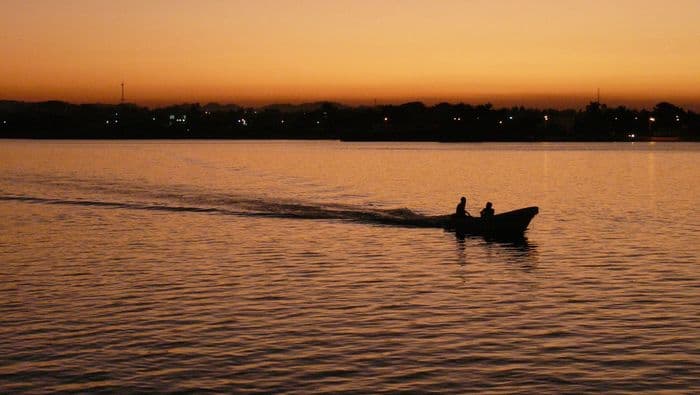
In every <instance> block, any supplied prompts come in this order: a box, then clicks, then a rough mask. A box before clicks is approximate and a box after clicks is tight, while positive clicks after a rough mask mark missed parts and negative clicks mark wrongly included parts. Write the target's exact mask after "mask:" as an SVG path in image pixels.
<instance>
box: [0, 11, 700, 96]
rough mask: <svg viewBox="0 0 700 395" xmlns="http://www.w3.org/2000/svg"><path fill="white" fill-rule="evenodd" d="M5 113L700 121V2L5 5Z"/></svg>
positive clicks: (1, 79) (0, 77) (1, 23)
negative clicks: (367, 106)
mask: <svg viewBox="0 0 700 395" xmlns="http://www.w3.org/2000/svg"><path fill="white" fill-rule="evenodd" d="M0 9H1V11H2V12H0V53H2V61H1V62H0V99H15V100H45V99H59V100H67V101H72V102H98V101H99V102H111V103H114V102H118V101H119V95H120V93H119V92H120V91H119V89H120V88H119V84H120V82H121V81H122V80H125V81H126V94H127V100H128V101H130V102H136V103H139V104H146V105H162V104H168V103H173V102H202V103H205V102H209V101H219V102H232V103H239V104H263V103H271V102H303V101H313V100H321V99H327V100H337V101H342V102H348V103H360V102H365V103H372V102H373V101H374V100H375V99H376V100H377V101H379V102H380V103H386V102H403V101H411V100H422V101H426V102H429V103H432V102H436V101H443V100H445V101H452V102H456V101H466V102H483V101H487V100H490V101H492V102H494V103H495V104H497V105H512V104H525V105H542V106H562V105H564V106H579V105H580V104H583V103H585V102H586V101H587V100H589V99H593V98H594V97H595V92H596V89H597V88H600V89H601V94H602V96H603V97H602V99H603V102H607V103H610V104H629V105H634V106H642V105H649V104H652V103H654V102H657V101H661V100H668V101H672V102H674V103H677V104H681V105H684V106H686V107H690V108H696V109H697V108H700V23H698V20H700V1H698V0H671V1H665V2H661V1H658V0H640V1H629V0H615V1H603V0H600V1H598V0H589V1H561V0H556V1H555V0H551V1H549V0H541V1H537V0H530V1H525V0H522V1H512V0H511V1H508V0H501V1H481V0H471V1H470V0H462V1H453V0H434V1H417V0H404V1H388V0H387V1H381V0H375V1H365V0H313V1H312V0H306V1H304V0H295V1H291V0H277V1H271V0H255V1H252V0H245V1H237V0H199V1H185V0H179V1H178V0H148V1H133V0H119V1H113V0H111V1H102V0H61V1H55V0H16V1H15V0H0Z"/></svg>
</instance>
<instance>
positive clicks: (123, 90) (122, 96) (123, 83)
mask: <svg viewBox="0 0 700 395" xmlns="http://www.w3.org/2000/svg"><path fill="white" fill-rule="evenodd" d="M122 104H124V81H122Z"/></svg>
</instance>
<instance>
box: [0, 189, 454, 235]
mask: <svg viewBox="0 0 700 395" xmlns="http://www.w3.org/2000/svg"><path fill="white" fill-rule="evenodd" d="M0 201H16V202H25V203H32V204H47V205H71V206H83V207H100V208H107V209H125V210H147V211H162V212H173V213H177V212H180V213H182V212H190V213H204V214H218V215H231V216H239V217H265V218H281V219H283V218H284V219H310V220H341V221H348V222H361V223H369V224H377V225H393V226H405V227H443V226H444V224H445V216H425V215H422V214H418V213H416V212H414V211H412V210H410V209H408V208H399V209H367V208H365V207H354V206H349V205H321V204H304V203H291V202H282V203H280V202H270V201H266V200H262V199H252V198H249V199H246V200H245V202H239V203H244V204H241V206H242V207H241V208H230V207H202V206H197V205H172V204H147V203H134V202H115V201H101V200H100V201H98V200H78V199H73V200H71V199H54V198H44V197H36V196H24V195H0Z"/></svg>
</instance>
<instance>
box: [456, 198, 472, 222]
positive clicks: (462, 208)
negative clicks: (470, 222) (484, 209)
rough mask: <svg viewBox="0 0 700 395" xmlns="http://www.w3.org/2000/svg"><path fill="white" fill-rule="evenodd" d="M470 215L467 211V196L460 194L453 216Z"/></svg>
mask: <svg viewBox="0 0 700 395" xmlns="http://www.w3.org/2000/svg"><path fill="white" fill-rule="evenodd" d="M467 216H469V217H471V214H469V212H468V211H467V198H465V197H464V196H462V198H461V199H459V204H458V205H457V208H456V209H455V217H457V218H462V217H467Z"/></svg>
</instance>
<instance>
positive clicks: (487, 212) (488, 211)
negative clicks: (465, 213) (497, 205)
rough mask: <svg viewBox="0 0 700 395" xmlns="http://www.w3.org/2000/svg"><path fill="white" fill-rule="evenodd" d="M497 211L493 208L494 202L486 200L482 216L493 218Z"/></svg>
mask: <svg viewBox="0 0 700 395" xmlns="http://www.w3.org/2000/svg"><path fill="white" fill-rule="evenodd" d="M495 213H496V211H495V210H494V209H493V203H491V202H486V207H484V208H483V209H481V218H484V219H491V218H493V215H494V214H495Z"/></svg>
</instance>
